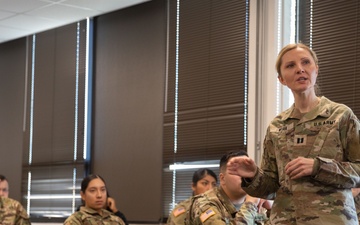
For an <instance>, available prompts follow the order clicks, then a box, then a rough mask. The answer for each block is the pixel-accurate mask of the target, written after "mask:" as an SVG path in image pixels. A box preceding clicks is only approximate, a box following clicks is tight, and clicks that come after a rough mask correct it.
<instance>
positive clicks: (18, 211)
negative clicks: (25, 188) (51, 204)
mask: <svg viewBox="0 0 360 225" xmlns="http://www.w3.org/2000/svg"><path fill="white" fill-rule="evenodd" d="M0 224H1V225H30V224H31V223H30V219H29V216H28V214H27V213H26V210H25V209H24V207H23V206H22V205H21V204H20V202H18V201H16V200H14V199H11V198H5V197H0Z"/></svg>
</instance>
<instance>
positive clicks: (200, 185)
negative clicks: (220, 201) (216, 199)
mask: <svg viewBox="0 0 360 225" xmlns="http://www.w3.org/2000/svg"><path fill="white" fill-rule="evenodd" d="M214 187H216V180H215V178H214V177H212V176H210V175H208V174H207V175H205V177H204V178H203V179H201V180H199V181H198V182H197V183H196V184H193V185H192V190H193V192H194V195H199V194H202V193H204V192H206V191H208V190H210V189H212V188H214Z"/></svg>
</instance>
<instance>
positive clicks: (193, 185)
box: [191, 183, 196, 192]
mask: <svg viewBox="0 0 360 225" xmlns="http://www.w3.org/2000/svg"><path fill="white" fill-rule="evenodd" d="M195 189H196V184H194V183H191V190H192V191H193V192H194V191H195Z"/></svg>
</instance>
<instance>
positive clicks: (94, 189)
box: [80, 178, 106, 211]
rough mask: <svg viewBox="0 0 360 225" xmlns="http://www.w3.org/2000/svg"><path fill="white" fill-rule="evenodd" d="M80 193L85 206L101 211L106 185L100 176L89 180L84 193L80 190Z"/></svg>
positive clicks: (104, 200)
mask: <svg viewBox="0 0 360 225" xmlns="http://www.w3.org/2000/svg"><path fill="white" fill-rule="evenodd" d="M80 194H81V198H82V200H83V201H84V202H85V206H86V207H89V208H92V209H94V210H96V211H101V209H102V208H103V207H104V205H105V203H106V187H105V183H104V182H103V181H102V180H101V179H100V178H95V179H93V180H91V181H90V183H89V185H88V187H87V188H86V190H85V193H83V192H80Z"/></svg>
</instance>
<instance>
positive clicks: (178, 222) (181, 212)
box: [166, 198, 191, 225]
mask: <svg viewBox="0 0 360 225" xmlns="http://www.w3.org/2000/svg"><path fill="white" fill-rule="evenodd" d="M190 204H191V198H188V199H186V200H184V201H182V202H179V203H178V204H177V205H176V206H175V208H174V209H173V210H172V211H171V213H170V215H169V218H168V220H167V223H166V224H167V225H184V221H185V217H186V213H187V211H188V210H189V208H190Z"/></svg>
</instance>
